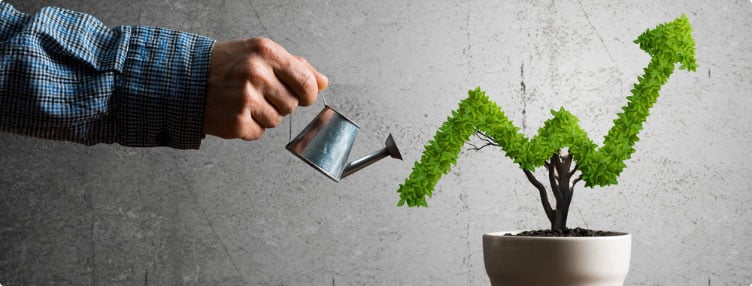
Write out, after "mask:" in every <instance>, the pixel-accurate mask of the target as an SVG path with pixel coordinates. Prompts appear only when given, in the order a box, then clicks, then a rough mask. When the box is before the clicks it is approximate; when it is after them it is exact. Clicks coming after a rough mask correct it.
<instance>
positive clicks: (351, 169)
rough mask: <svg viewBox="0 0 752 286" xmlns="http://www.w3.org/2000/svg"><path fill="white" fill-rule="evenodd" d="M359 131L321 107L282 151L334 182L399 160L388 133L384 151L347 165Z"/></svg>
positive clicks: (349, 122) (340, 116) (343, 119)
mask: <svg viewBox="0 0 752 286" xmlns="http://www.w3.org/2000/svg"><path fill="white" fill-rule="evenodd" d="M359 130H360V127H359V126H358V125H357V124H355V122H353V121H352V120H350V119H348V118H347V117H345V116H344V115H342V114H341V113H339V112H337V111H336V110H334V108H332V107H331V106H328V105H324V109H323V110H321V112H319V114H318V115H317V116H316V118H314V119H313V121H311V122H310V123H308V125H306V127H305V128H303V130H302V131H301V132H300V134H298V135H297V136H295V138H294V139H292V140H291V141H290V143H288V144H287V146H286V147H285V148H286V149H287V150H289V151H290V152H292V153H293V154H295V156H298V158H300V159H301V160H303V161H305V162H306V163H308V164H309V165H311V167H313V168H314V169H316V170H318V171H319V172H321V173H323V174H324V175H326V176H327V177H329V178H331V179H332V180H334V181H335V182H339V181H340V180H341V179H342V178H344V177H347V176H349V175H352V174H353V173H355V172H357V171H359V170H360V169H363V168H365V167H366V166H368V165H371V164H373V163H375V162H376V161H379V160H381V159H383V158H386V157H387V156H390V157H392V158H395V159H400V160H402V155H401V154H400V152H399V149H397V144H395V142H394V138H392V134H389V137H387V138H386V143H385V146H384V148H382V149H381V150H377V151H374V152H372V153H371V154H368V155H366V156H365V157H363V158H360V159H357V160H353V161H352V162H349V163H347V159H348V157H349V156H350V150H351V149H352V146H353V143H354V142H355V137H356V136H357V135H358V131H359Z"/></svg>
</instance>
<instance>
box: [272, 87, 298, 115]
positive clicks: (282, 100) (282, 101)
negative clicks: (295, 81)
mask: <svg viewBox="0 0 752 286" xmlns="http://www.w3.org/2000/svg"><path fill="white" fill-rule="evenodd" d="M264 98H265V99H266V101H267V102H269V104H271V105H272V106H273V107H274V108H275V109H276V110H277V113H278V114H280V115H282V116H285V115H288V114H290V113H292V112H293V111H295V107H297V106H298V98H297V97H296V96H295V95H294V94H293V92H292V91H290V89H289V88H287V86H285V85H284V84H282V83H280V82H274V83H272V84H269V85H267V86H266V87H265V89H264Z"/></svg>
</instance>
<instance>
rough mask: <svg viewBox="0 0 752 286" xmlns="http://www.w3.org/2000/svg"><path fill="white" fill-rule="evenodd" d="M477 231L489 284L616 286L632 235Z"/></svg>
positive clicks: (624, 267)
mask: <svg viewBox="0 0 752 286" xmlns="http://www.w3.org/2000/svg"><path fill="white" fill-rule="evenodd" d="M506 233H516V232H493V233H486V234H484V235H483V259H484V262H485V265H486V273H487V274H488V277H489V278H490V279H491V285H493V286H541V285H546V286H557V285H567V286H595V285H598V286H622V285H623V284H624V279H625V278H626V277H627V272H629V259H630V255H631V251H632V236H631V235H629V234H626V233H624V234H622V235H617V236H600V237H519V236H504V234H506Z"/></svg>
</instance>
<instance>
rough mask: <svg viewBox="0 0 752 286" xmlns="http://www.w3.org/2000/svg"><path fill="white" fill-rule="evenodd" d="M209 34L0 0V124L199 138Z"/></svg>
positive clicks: (87, 135) (157, 141)
mask: <svg viewBox="0 0 752 286" xmlns="http://www.w3.org/2000/svg"><path fill="white" fill-rule="evenodd" d="M213 46H214V40H212V39H209V38H206V37H202V36H198V35H193V34H188V33H181V32H176V31H171V30H168V29H162V28H154V27H138V26H119V27H115V28H113V29H110V28H108V27H106V26H105V25H104V24H103V23H101V22H100V21H98V20H97V19H95V18H94V17H92V16H90V15H86V14H82V13H78V12H73V11H69V10H65V9H61V8H52V7H48V8H44V9H42V10H40V11H39V12H38V13H36V14H34V15H28V14H24V13H22V12H19V11H17V10H16V9H15V8H13V6H11V5H10V4H7V3H2V2H0V131H4V132H13V133H17V134H22V135H27V136H34V137H39V138H47V139H56V140H67V141H73V142H78V143H82V144H87V145H93V144H97V143H118V144H122V145H125V146H144V147H146V146H169V147H173V148H180V149H191V148H194V149H195V148H198V147H199V146H200V145H201V140H202V139H203V137H204V132H203V116H204V103H205V97H206V80H207V77H208V73H209V60H210V58H211V49H212V47H213Z"/></svg>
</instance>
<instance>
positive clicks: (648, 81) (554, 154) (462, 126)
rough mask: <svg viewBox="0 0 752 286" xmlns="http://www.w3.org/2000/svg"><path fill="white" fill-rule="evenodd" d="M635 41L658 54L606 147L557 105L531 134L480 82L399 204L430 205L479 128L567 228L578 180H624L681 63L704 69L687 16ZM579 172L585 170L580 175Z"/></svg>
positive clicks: (554, 221)
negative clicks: (544, 173) (540, 173)
mask: <svg viewBox="0 0 752 286" xmlns="http://www.w3.org/2000/svg"><path fill="white" fill-rule="evenodd" d="M634 42H635V43H637V44H639V45H640V49H642V50H644V51H646V52H647V53H648V54H650V56H651V60H650V63H649V64H648V66H647V67H646V68H645V69H644V71H645V74H644V75H643V76H641V77H638V78H637V83H636V84H635V85H634V88H633V89H632V95H631V96H628V97H627V100H628V103H627V105H626V106H624V107H622V110H623V112H621V113H619V114H617V118H616V119H615V120H614V126H613V127H611V129H610V130H609V132H608V134H607V135H606V137H605V139H604V142H603V146H601V147H598V146H597V145H596V144H594V143H593V141H592V140H590V138H589V137H588V135H587V133H585V131H584V130H582V128H581V127H580V126H579V125H578V123H577V122H578V119H577V117H575V116H574V115H572V114H571V113H570V112H569V111H567V110H565V109H564V108H561V109H559V110H558V111H555V110H552V111H551V113H552V114H553V118H551V119H549V120H547V121H546V122H545V124H544V126H543V127H542V128H540V129H539V130H538V134H537V135H536V136H535V137H533V138H532V139H528V138H527V137H525V135H524V134H522V133H520V132H519V128H518V127H516V126H515V125H514V124H513V123H512V121H510V120H509V119H508V118H507V117H506V116H505V115H504V112H503V111H502V110H501V108H499V106H497V105H496V104H495V103H494V102H493V101H491V100H489V98H488V97H486V95H485V92H483V91H481V90H480V88H476V89H475V90H470V91H469V92H468V93H469V96H468V97H467V98H466V99H464V100H462V101H461V102H460V104H459V108H458V109H457V110H455V111H452V115H451V116H450V117H448V118H447V121H446V122H444V123H443V125H442V126H441V127H440V128H439V130H438V131H437V132H436V135H435V136H434V138H433V140H431V141H429V142H428V144H427V145H426V146H425V150H424V151H423V155H422V156H421V158H420V161H418V162H416V163H415V166H414V167H413V170H412V173H411V174H410V176H409V177H408V178H407V179H406V180H405V183H404V184H401V185H400V188H399V190H398V191H397V192H399V193H400V201H399V203H398V205H399V206H402V205H404V204H407V205H408V206H410V207H414V206H424V207H427V206H428V204H427V203H426V197H431V195H432V192H433V189H434V187H435V186H436V183H437V182H438V181H439V179H440V178H441V176H442V175H443V174H446V173H447V172H449V170H450V167H451V165H454V164H456V162H457V156H458V155H459V153H460V150H461V148H462V146H463V145H464V144H465V142H467V141H468V140H469V139H470V136H471V135H473V134H476V133H478V134H481V135H482V136H484V137H485V138H486V139H487V140H488V142H489V144H491V145H495V146H499V147H500V148H501V149H502V150H503V151H504V152H505V153H506V156H507V157H509V158H511V159H512V160H514V162H515V163H517V164H519V166H520V168H521V169H522V170H523V172H524V173H525V175H526V176H527V179H528V180H529V181H530V182H531V183H532V184H533V185H534V186H535V187H536V188H537V189H538V191H539V192H540V197H541V202H542V204H543V208H544V210H545V212H546V215H547V217H548V219H549V221H551V229H552V230H564V229H566V223H567V213H568V211H569V205H570V203H571V201H572V194H573V190H574V185H575V184H576V183H577V182H578V181H580V180H583V181H585V186H587V187H593V186H606V185H612V184H616V183H617V180H616V178H617V177H618V176H619V174H620V173H621V171H622V170H623V169H624V167H626V165H625V164H624V161H625V160H627V159H629V158H630V157H631V155H632V153H633V152H634V151H635V150H634V148H633V146H634V144H635V142H637V141H638V140H639V138H638V137H637V134H638V133H639V132H640V130H641V129H642V124H643V123H644V122H645V120H646V118H647V117H648V114H649V110H650V108H651V107H652V106H653V104H654V103H655V102H656V100H657V99H658V91H660V89H661V86H662V85H663V84H664V83H666V81H667V80H668V78H669V76H670V75H671V74H672V73H673V71H674V67H675V63H680V64H681V65H680V66H679V69H685V70H688V71H695V70H696V68H697V64H696V63H695V48H694V47H695V42H694V40H693V39H692V27H691V26H690V24H689V20H688V19H687V17H686V16H685V15H682V16H681V17H679V18H677V19H676V20H674V21H673V22H669V23H664V24H660V25H658V26H657V27H656V28H654V29H652V30H651V29H648V30H647V31H645V32H644V33H642V34H641V35H640V36H639V37H637V40H635V41H634ZM564 148H568V154H565V152H561V150H563V149H564ZM541 166H545V168H546V169H547V170H548V180H549V183H550V185H551V188H552V192H553V194H554V198H555V199H556V205H555V206H551V203H550V202H549V200H548V196H547V194H546V189H545V187H544V186H543V184H542V183H541V182H540V181H539V180H537V179H536V178H535V176H534V175H533V173H532V171H533V170H534V169H535V168H537V167H541ZM578 170H579V171H580V175H579V176H577V177H574V176H575V174H576V172H577V171H578ZM572 178H574V180H573V181H572V180H571V179H572Z"/></svg>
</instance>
